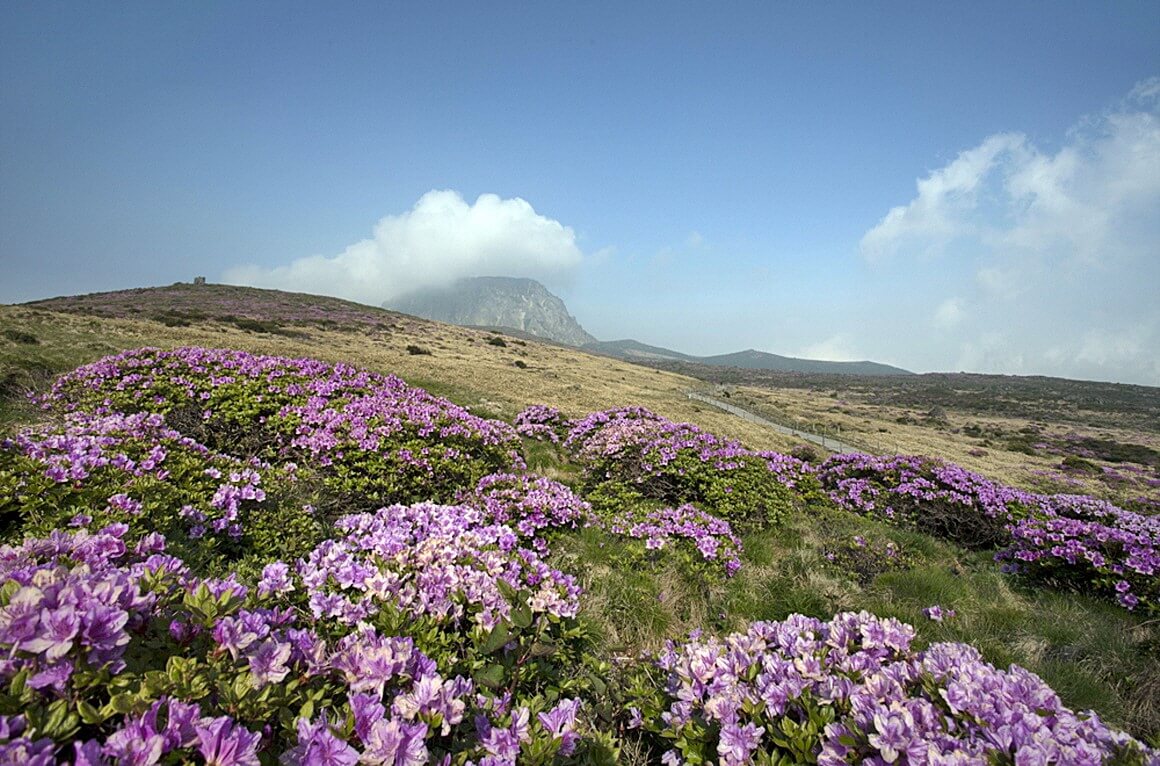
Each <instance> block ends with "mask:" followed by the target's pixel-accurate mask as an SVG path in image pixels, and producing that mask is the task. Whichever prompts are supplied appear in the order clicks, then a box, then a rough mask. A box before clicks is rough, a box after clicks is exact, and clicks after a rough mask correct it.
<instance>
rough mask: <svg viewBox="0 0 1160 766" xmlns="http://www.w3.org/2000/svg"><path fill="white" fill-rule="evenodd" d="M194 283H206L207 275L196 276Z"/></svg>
mask: <svg viewBox="0 0 1160 766" xmlns="http://www.w3.org/2000/svg"><path fill="white" fill-rule="evenodd" d="M193 283H194V284H195V285H204V284H205V277H194V278H193Z"/></svg>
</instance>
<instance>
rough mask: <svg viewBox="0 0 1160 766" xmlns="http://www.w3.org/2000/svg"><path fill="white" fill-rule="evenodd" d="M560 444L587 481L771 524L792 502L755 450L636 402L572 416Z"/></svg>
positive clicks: (724, 516)
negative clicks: (617, 486) (571, 421)
mask: <svg viewBox="0 0 1160 766" xmlns="http://www.w3.org/2000/svg"><path fill="white" fill-rule="evenodd" d="M564 446H565V447H566V448H567V449H568V450H570V451H571V453H572V455H573V456H574V457H575V458H576V459H577V460H578V461H579V462H580V463H581V465H583V466H584V472H585V478H586V481H587V485H588V487H589V489H595V488H596V487H598V486H599V485H600V484H602V483H605V482H619V483H622V484H625V485H627V486H629V487H631V488H632V489H633V490H634V491H636V492H638V493H640V495H642V496H643V497H645V498H647V499H650V500H657V501H660V502H661V503H665V504H672V505H683V504H686V503H695V504H699V505H701V506H703V507H704V509H705V510H707V511H709V512H710V513H712V514H713V515H714V516H717V517H719V518H722V519H724V520H726V521H730V522H734V523H739V524H743V525H744V524H752V525H758V526H763V525H766V524H776V523H778V522H779V521H780V520H781V519H782V518H783V517H784V516H785V514H787V513H788V512H789V511H790V510H791V509H792V508H793V507H794V506H795V504H796V498H795V496H794V494H793V492H791V491H790V489H789V488H788V487H786V486H785V485H784V484H783V483H782V482H781V481H780V480H779V477H778V475H777V473H775V472H774V471H772V470H771V466H770V462H769V460H767V459H766V458H765V457H763V456H762V455H761V454H760V453H756V452H752V451H750V450H747V449H745V448H744V447H742V446H741V445H740V444H738V443H737V442H733V441H726V440H723V439H719V438H718V437H716V436H714V435H713V434H710V433H707V432H705V431H702V430H701V429H699V428H697V427H696V426H694V425H692V424H690V423H674V422H672V421H669V420H666V419H664V418H662V417H660V416H658V415H655V414H653V413H651V412H649V411H648V410H645V409H643V408H639V407H628V408H622V409H616V410H606V411H601V412H594V413H591V414H589V415H588V416H586V417H584V418H582V419H580V420H578V421H575V422H574V423H573V424H572V426H571V428H570V430H569V432H568V436H567V438H566V439H565V440H564Z"/></svg>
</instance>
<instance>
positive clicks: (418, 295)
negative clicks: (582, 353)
mask: <svg viewBox="0 0 1160 766" xmlns="http://www.w3.org/2000/svg"><path fill="white" fill-rule="evenodd" d="M383 307H384V308H389V309H392V310H394V311H401V312H403V313H405V314H413V315H415V316H417V317H422V318H424V319H434V320H436V321H439V322H447V323H449V324H457V325H463V326H467V327H510V328H513V329H516V330H522V331H523V332H526V333H529V334H531V335H535V336H536V337H538V338H546V339H548V340H553V341H556V342H557V343H563V344H565V345H568V346H583V345H585V344H586V343H593V342H595V341H596V338H594V337H592V336H591V335H589V334H588V332H587V331H585V330H584V328H583V327H581V326H580V323H579V322H577V321H576V319H575V318H574V317H573V316H572V315H571V314H569V313H568V308H567V307H566V306H565V305H564V301H562V300H560V298H559V297H557V296H556V295H553V294H552V293H551V292H549V291H548V288H546V287H544V286H543V285H542V284H540V283H539V282H537V281H536V280H534V279H526V278H520V277H468V278H465V279H460V280H458V281H456V282H455V283H453V284H451V285H449V286H447V287H431V288H426V289H422V290H416V291H414V292H410V293H407V294H405V295H401V296H399V297H398V298H395V299H394V300H389V301H387V302H386V303H384V304H383Z"/></svg>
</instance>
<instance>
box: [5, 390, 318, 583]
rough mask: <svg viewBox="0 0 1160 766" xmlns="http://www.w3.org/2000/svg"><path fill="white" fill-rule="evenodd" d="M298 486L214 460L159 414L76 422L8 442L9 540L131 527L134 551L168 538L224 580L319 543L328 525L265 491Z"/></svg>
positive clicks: (260, 468) (264, 471)
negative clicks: (257, 558) (250, 560)
mask: <svg viewBox="0 0 1160 766" xmlns="http://www.w3.org/2000/svg"><path fill="white" fill-rule="evenodd" d="M293 482H294V475H293V474H292V473H287V472H285V471H281V470H275V469H273V468H271V467H270V466H268V465H264V464H261V463H258V462H257V461H248V462H243V461H240V460H237V459H235V458H232V457H230V456H228V455H222V454H220V453H215V452H213V451H211V450H210V449H208V448H207V447H205V446H204V445H202V444H199V443H197V442H196V441H194V440H193V439H191V438H189V437H187V436H183V435H182V434H180V433H178V432H177V431H174V430H172V429H170V428H167V427H166V426H165V425H164V423H163V420H162V417H161V416H160V415H150V414H146V413H137V414H135V415H104V416H88V415H85V414H83V413H74V414H72V415H70V416H69V418H68V419H67V420H66V421H65V422H64V423H61V424H57V425H45V426H41V427H39V428H35V429H26V430H24V431H22V432H20V433H19V434H18V435H16V436H15V437H13V438H11V439H5V440H4V441H2V442H0V523H2V524H3V529H2V534H3V535H4V536H6V537H8V538H10V539H11V538H13V537H17V536H19V535H22V534H29V535H34V536H38V535H48V534H50V533H52V532H54V531H56V530H61V529H76V528H92V529H99V528H103V527H105V526H107V525H109V524H125V525H126V527H127V529H126V534H125V535H123V540H124V541H125V542H126V543H127V544H130V545H132V544H136V543H137V542H138V541H139V540H141V539H142V538H144V537H146V536H147V535H149V534H152V533H155V532H159V533H161V534H163V535H165V536H166V537H167V538H168V539H169V545H170V548H171V549H172V550H175V552H177V553H179V554H180V555H181V556H183V557H184V558H185V559H186V560H187V561H188V562H189V563H190V564H191V565H192V566H194V567H195V568H196V569H197V571H198V572H200V573H207V572H224V571H225V570H226V569H228V568H230V567H233V566H236V565H237V563H238V562H239V561H240V560H242V559H244V558H245V557H247V556H252V555H254V554H257V553H260V554H261V555H263V556H266V555H270V554H272V553H273V554H283V555H288V556H295V555H300V554H302V553H304V552H305V551H306V550H308V549H309V547H310V546H311V545H313V544H314V543H316V542H317V541H318V539H319V536H320V535H321V526H320V525H319V523H318V522H317V521H316V520H315V519H314V518H313V517H312V516H311V515H310V514H309V513H307V512H306V511H304V510H303V509H302V508H301V507H300V506H295V507H291V508H275V507H274V506H275V504H274V503H268V502H266V500H267V497H266V487H268V486H270V485H271V484H274V485H275V486H284V485H287V484H292V483H293Z"/></svg>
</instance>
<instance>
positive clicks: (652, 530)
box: [600, 504, 742, 577]
mask: <svg viewBox="0 0 1160 766" xmlns="http://www.w3.org/2000/svg"><path fill="white" fill-rule="evenodd" d="M600 525H601V526H603V527H604V528H605V529H607V530H608V531H609V532H611V533H613V534H617V535H624V536H626V537H631V538H633V539H637V540H644V544H645V548H646V549H647V550H650V551H659V550H663V549H664V548H665V547H667V546H668V545H669V543H673V544H675V545H681V544H683V543H688V544H691V545H692V547H693V548H694V549H695V550H696V551H697V553H698V554H699V555H700V557H701V559H703V560H704V561H706V562H710V563H715V564H720V565H721V566H722V567H724V569H725V574H726V575H727V576H730V577H732V576H733V575H734V574H736V573H737V570H739V569H740V568H741V553H742V546H741V540H740V538H738V537H737V535H735V534H733V528H732V527H731V526H730V525H729V522H727V521H725V520H723V519H719V518H717V517H716V516H713V515H711V514H708V513H705V512H704V511H702V510H700V509H699V508H697V507H695V506H693V505H688V504H686V505H682V506H680V507H679V508H661V509H657V510H651V511H646V512H643V513H640V514H637V515H633V516H627V517H620V518H614V519H610V520H608V521H604V522H601V523H600Z"/></svg>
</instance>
